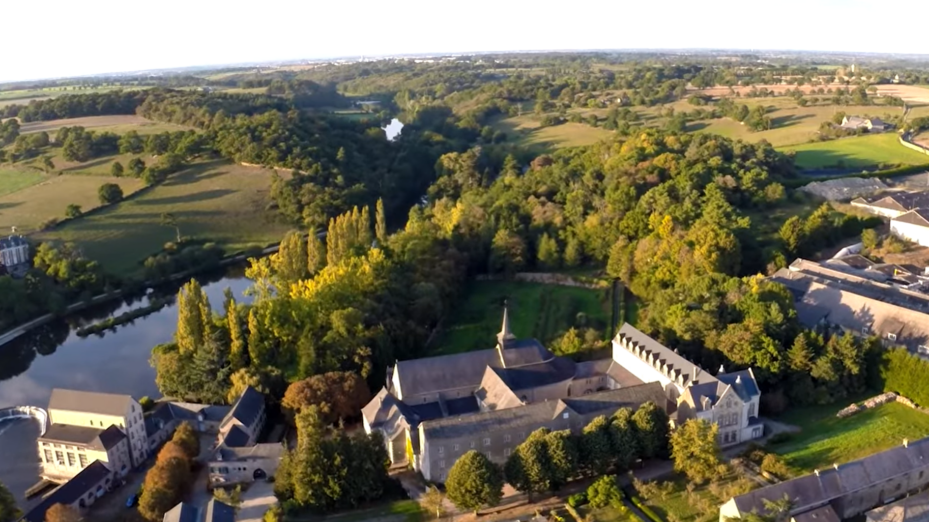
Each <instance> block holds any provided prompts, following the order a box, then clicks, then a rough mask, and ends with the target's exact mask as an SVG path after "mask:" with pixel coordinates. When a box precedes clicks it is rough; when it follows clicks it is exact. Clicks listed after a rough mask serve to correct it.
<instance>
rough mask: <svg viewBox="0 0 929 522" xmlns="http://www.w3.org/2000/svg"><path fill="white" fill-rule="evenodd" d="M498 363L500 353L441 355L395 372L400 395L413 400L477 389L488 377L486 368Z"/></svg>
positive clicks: (412, 362)
mask: <svg viewBox="0 0 929 522" xmlns="http://www.w3.org/2000/svg"><path fill="white" fill-rule="evenodd" d="M494 359H498V356H497V350H496V349H490V350H479V351H476V352H465V353H456V354H451V355H440V356H437V357H425V358H422V359H412V360H409V361H399V362H397V365H396V368H394V372H395V374H396V376H397V379H398V380H399V383H400V394H401V395H402V396H403V397H412V396H415V395H420V394H423V393H432V392H436V391H441V390H453V389H456V388H477V387H478V386H479V385H480V384H481V378H483V377H484V368H486V367H487V366H488V365H489V364H491V363H492V362H493V361H494Z"/></svg>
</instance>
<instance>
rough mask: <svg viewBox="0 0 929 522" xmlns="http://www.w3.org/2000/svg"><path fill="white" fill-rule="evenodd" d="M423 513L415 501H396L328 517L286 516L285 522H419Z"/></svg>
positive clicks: (422, 517)
mask: <svg viewBox="0 0 929 522" xmlns="http://www.w3.org/2000/svg"><path fill="white" fill-rule="evenodd" d="M423 519H424V513H423V510H422V508H421V507H420V506H419V502H417V501H415V500H398V501H396V502H391V503H389V504H384V505H382V506H377V507H372V508H367V509H359V510H356V511H348V512H344V513H334V514H332V515H328V516H316V515H300V514H295V515H287V516H285V517H284V520H285V521H286V522H323V521H328V522H368V521H372V522H419V521H421V520H423Z"/></svg>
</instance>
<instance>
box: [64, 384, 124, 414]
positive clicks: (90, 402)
mask: <svg viewBox="0 0 929 522" xmlns="http://www.w3.org/2000/svg"><path fill="white" fill-rule="evenodd" d="M133 402H135V401H134V400H133V398H132V397H131V396H129V395H121V394H116V393H97V392H87V391H78V390H63V389H61V388H55V389H53V390H52V397H51V399H49V400H48V409H49V412H51V410H64V411H79V412H84V413H96V414H98V415H111V416H114V417H122V416H124V415H126V412H128V411H129V406H130V405H131V404H132V403H133ZM54 418H55V414H54V413H52V420H53V421H54V420H55V419H54Z"/></svg>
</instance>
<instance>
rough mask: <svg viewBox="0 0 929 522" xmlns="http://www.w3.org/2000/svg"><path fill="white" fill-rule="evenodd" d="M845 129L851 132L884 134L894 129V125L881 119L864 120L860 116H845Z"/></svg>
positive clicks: (843, 123)
mask: <svg viewBox="0 0 929 522" xmlns="http://www.w3.org/2000/svg"><path fill="white" fill-rule="evenodd" d="M841 127H842V128H843V129H849V130H858V129H862V130H866V131H868V132H884V131H886V130H890V129H891V128H893V125H890V124H889V123H886V122H884V121H883V120H881V119H880V118H862V117H860V116H845V117H844V118H842V125H841Z"/></svg>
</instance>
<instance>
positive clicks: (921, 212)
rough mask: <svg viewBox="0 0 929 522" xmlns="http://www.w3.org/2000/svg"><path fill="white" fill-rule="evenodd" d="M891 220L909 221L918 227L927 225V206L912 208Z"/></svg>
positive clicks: (928, 221)
mask: <svg viewBox="0 0 929 522" xmlns="http://www.w3.org/2000/svg"><path fill="white" fill-rule="evenodd" d="M891 221H898V222H900V223H909V224H910V225H916V226H920V227H929V208H914V209H913V210H911V211H909V212H907V213H906V214H902V215H899V216H897V217H895V218H893V219H891Z"/></svg>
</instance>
